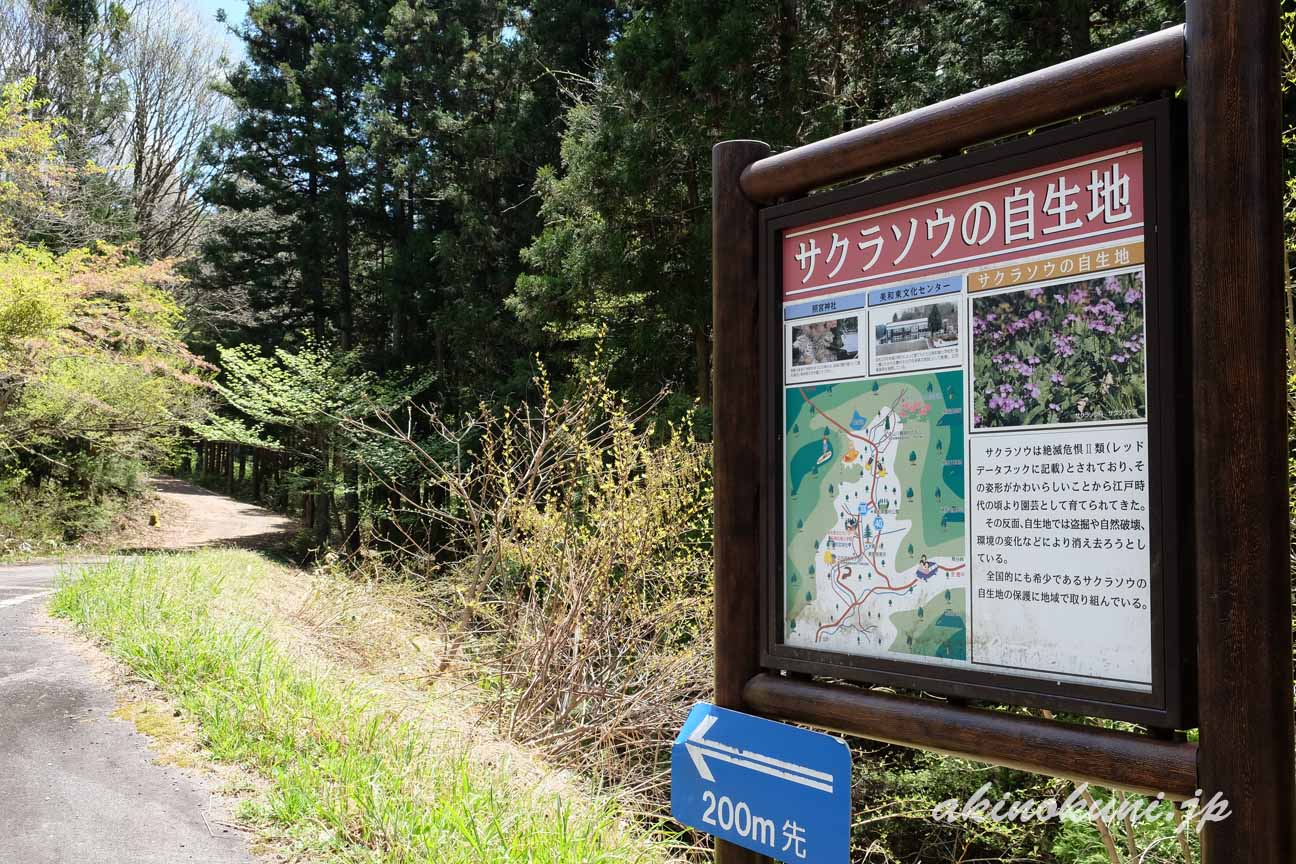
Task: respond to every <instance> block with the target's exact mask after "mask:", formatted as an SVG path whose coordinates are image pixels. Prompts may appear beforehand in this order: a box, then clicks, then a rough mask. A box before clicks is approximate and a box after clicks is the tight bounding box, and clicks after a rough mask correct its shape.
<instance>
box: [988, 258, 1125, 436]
mask: <svg viewBox="0 0 1296 864" xmlns="http://www.w3.org/2000/svg"><path fill="white" fill-rule="evenodd" d="M1143 293H1144V292H1143V271H1142V270H1138V271H1135V272H1132V273H1122V274H1119V275H1112V276H1106V277H1102V278H1097V279H1082V280H1077V281H1074V282H1067V283H1063V284H1060V285H1049V286H1045V287H1033V288H1024V289H1022V290H1019V291H1011V292H1007V293H1002V294H994V295H991V296H988V297H974V298H973V300H972V396H973V410H974V415H973V418H972V425H973V427H974V428H977V429H993V428H1004V427H1012V426H1038V425H1044V424H1050V423H1095V422H1103V421H1112V420H1137V419H1142V418H1143V417H1145V416H1146V410H1147V388H1146V386H1145V383H1144V382H1145V373H1144V352H1145V348H1146V344H1147V343H1146V337H1145V334H1144V327H1143Z"/></svg>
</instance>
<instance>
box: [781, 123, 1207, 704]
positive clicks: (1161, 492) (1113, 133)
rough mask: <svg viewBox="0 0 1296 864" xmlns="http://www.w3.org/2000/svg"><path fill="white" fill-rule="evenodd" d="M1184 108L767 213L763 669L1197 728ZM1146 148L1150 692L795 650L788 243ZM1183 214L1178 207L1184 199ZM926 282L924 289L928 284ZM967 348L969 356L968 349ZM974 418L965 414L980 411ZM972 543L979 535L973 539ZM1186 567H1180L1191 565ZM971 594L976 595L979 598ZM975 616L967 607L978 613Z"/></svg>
mask: <svg viewBox="0 0 1296 864" xmlns="http://www.w3.org/2000/svg"><path fill="white" fill-rule="evenodd" d="M1181 109H1182V105H1181V104H1180V103H1177V102H1175V101H1174V100H1171V99H1162V100H1160V101H1158V102H1154V103H1149V104H1146V105H1141V106H1138V107H1136V108H1131V109H1127V110H1125V111H1121V112H1118V113H1116V114H1110V115H1105V116H1102V117H1097V118H1093V119H1090V120H1087V121H1084V122H1082V123H1078V124H1073V125H1069V126H1065V127H1063V128H1060V129H1054V130H1050V131H1046V132H1042V133H1038V134H1036V135H1032V136H1030V137H1029V138H1025V139H1019V140H1017V141H1013V142H1011V143H1008V144H1003V145H998V146H995V147H990V148H985V149H981V150H978V151H976V152H974V153H970V154H967V155H964V156H958V157H952V158H948V159H942V160H940V161H939V162H937V163H935V164H932V165H927V166H923V167H920V168H916V169H910V170H908V171H904V172H900V173H896V174H891V175H888V176H886V177H882V178H880V179H877V180H871V181H866V182H863V183H857V184H853V185H851V186H848V187H846V188H843V189H838V190H834V191H832V192H825V193H821V194H819V195H814V196H811V197H808V198H801V199H798V200H795V201H790V202H787V203H784V204H778V205H775V206H772V207H765V208H762V209H761V211H760V228H759V232H760V236H759V248H758V255H759V270H758V273H759V283H760V286H761V287H760V316H761V325H760V326H761V333H760V339H759V345H758V351H759V353H760V358H761V359H760V368H761V374H762V379H761V396H762V402H763V407H762V423H761V428H762V433H763V434H762V441H761V453H762V461H761V465H762V467H761V474H762V476H763V477H764V478H765V481H766V489H768V490H769V491H768V493H767V494H765V495H763V496H761V517H760V526H761V534H762V547H763V549H764V556H763V558H762V561H761V565H762V566H761V585H762V591H761V620H762V622H763V635H762V652H761V665H762V666H763V667H765V668H767V669H773V670H790V671H795V672H800V673H805V674H810V675H817V676H823V677H831V678H844V679H847V680H855V681H861V682H866V683H872V684H884V685H889V686H895V687H904V688H908V689H913V690H923V691H926V692H929V693H935V694H940V695H944V696H952V697H956V698H962V699H984V700H989V701H993V702H1000V703H1006V704H1015V705H1026V706H1031V707H1036V708H1048V709H1052V710H1055V711H1066V712H1070V713H1075V714H1085V715H1091V716H1095V717H1107V718H1110V719H1116V720H1125V721H1129V722H1135V723H1142V724H1145V725H1148V726H1153V727H1160V728H1169V729H1173V728H1184V727H1186V726H1191V725H1193V724H1194V723H1195V713H1194V708H1193V704H1192V689H1193V683H1194V682H1193V680H1192V676H1193V675H1194V674H1195V663H1194V662H1193V661H1194V660H1195V651H1194V650H1193V649H1194V646H1193V645H1192V644H1191V643H1189V644H1187V645H1186V646H1185V644H1184V634H1185V633H1186V632H1191V615H1192V611H1193V605H1192V584H1191V581H1192V580H1191V578H1189V575H1188V574H1190V573H1191V569H1190V565H1191V558H1190V555H1191V548H1190V546H1187V545H1186V544H1185V541H1186V540H1187V539H1188V535H1187V534H1186V530H1187V525H1188V522H1187V517H1188V514H1189V510H1188V508H1187V507H1186V506H1185V502H1186V498H1185V496H1184V491H1185V489H1186V488H1187V484H1186V483H1184V482H1181V480H1182V479H1183V478H1186V477H1188V476H1190V474H1191V470H1190V467H1191V466H1190V463H1189V462H1188V457H1189V455H1190V452H1191V446H1192V444H1191V436H1190V435H1189V434H1188V432H1189V429H1190V428H1191V416H1190V409H1191V406H1190V405H1189V403H1188V400H1187V399H1186V398H1184V397H1185V396H1186V394H1187V391H1188V386H1187V377H1188V369H1187V368H1186V367H1185V366H1183V365H1182V364H1181V363H1180V362H1179V358H1182V357H1183V356H1185V353H1186V349H1187V335H1188V334H1187V328H1186V323H1187V319H1186V317H1185V316H1184V315H1183V314H1182V311H1183V309H1182V308H1181V307H1182V302H1181V301H1182V295H1183V292H1182V285H1183V269H1184V268H1182V267H1181V266H1180V262H1181V261H1182V258H1183V250H1182V248H1181V247H1180V246H1179V238H1180V236H1181V235H1182V231H1183V228H1184V226H1183V225H1182V224H1181V222H1182V220H1181V219H1180V218H1179V217H1180V216H1181V215H1182V213H1183V211H1184V208H1183V206H1182V204H1183V202H1182V196H1181V192H1182V189H1183V182H1184V177H1183V175H1182V162H1183V155H1184V154H1183V152H1182V147H1183V142H1182V134H1181V133H1182V124H1183V121H1184V117H1183V114H1182V110H1181ZM1134 143H1139V144H1141V145H1142V147H1143V156H1142V158H1143V185H1144V188H1143V201H1144V223H1145V224H1144V229H1143V242H1144V244H1145V250H1146V258H1145V264H1144V267H1145V274H1146V275H1145V286H1146V292H1147V307H1146V320H1147V334H1148V357H1147V360H1148V362H1147V370H1146V372H1147V388H1148V393H1149V401H1148V411H1147V420H1148V434H1149V451H1150V454H1151V456H1152V458H1151V460H1150V461H1149V466H1148V467H1149V471H1148V477H1149V487H1150V506H1149V513H1148V516H1149V521H1150V528H1151V531H1150V540H1151V543H1150V545H1151V551H1152V554H1151V555H1150V564H1151V567H1150V581H1151V588H1150V599H1151V610H1150V614H1151V644H1150V645H1149V646H1148V651H1149V653H1150V655H1151V661H1152V662H1151V667H1152V690H1151V692H1149V693H1139V692H1134V691H1130V690H1128V689H1120V688H1115V687H1103V686H1099V685H1091V684H1078V683H1068V682H1064V681H1059V680H1058V679H1056V678H1051V679H1050V678H1042V677H1026V676H1022V675H1013V674H1008V673H1002V672H1001V673H996V672H994V671H991V670H990V669H981V670H978V669H967V668H951V667H948V666H938V665H936V664H932V663H924V662H922V661H921V660H919V659H905V655H895V657H894V659H890V658H875V657H861V656H855V655H849V654H843V653H835V652H831V651H826V650H813V649H808V648H802V647H796V646H791V645H787V644H785V643H784V640H783V626H784V620H783V615H782V610H783V609H784V608H785V602H784V588H785V578H784V570H783V563H784V560H785V557H786V556H785V554H784V531H783V527H784V525H783V523H784V515H783V513H784V511H783V504H784V495H783V488H784V480H783V476H784V470H783V469H784V454H783V438H782V434H781V433H782V423H783V418H782V413H781V409H782V405H783V392H784V383H783V363H784V356H783V339H784V337H783V316H782V308H783V302H784V300H783V297H784V294H783V284H782V276H783V267H782V263H781V255H782V245H783V244H782V240H781V237H782V232H784V231H787V230H792V229H795V228H798V227H800V226H802V225H806V224H811V223H815V222H819V221H821V220H824V219H830V218H834V217H839V216H844V215H846V214H850V213H858V212H861V211H866V210H871V209H874V208H877V207H882V206H885V205H888V204H894V203H897V202H901V201H905V200H910V199H916V198H920V197H926V196H930V195H936V194H939V193H941V192H943V191H946V190H949V189H954V188H959V187H963V186H965V185H968V184H973V183H979V182H983V181H988V180H990V179H993V178H998V177H1006V176H1011V175H1013V174H1017V173H1021V172H1025V171H1030V170H1032V169H1035V168H1038V167H1041V166H1044V165H1048V164H1051V163H1057V162H1060V161H1063V160H1068V159H1072V158H1076V157H1080V156H1084V155H1087V154H1090V153H1095V152H1099V151H1103V150H1107V149H1111V148H1114V147H1117V146H1119V145H1126V144H1134ZM1177 198H1178V199H1179V200H1176V199H1177ZM920 278H926V277H920ZM965 347H966V346H965ZM969 409H970V406H964V410H969ZM969 530H970V526H969ZM1181 553H1183V554H1182V555H1181ZM968 590H969V593H970V591H971V586H969V589H968ZM969 602H971V601H970V599H969Z"/></svg>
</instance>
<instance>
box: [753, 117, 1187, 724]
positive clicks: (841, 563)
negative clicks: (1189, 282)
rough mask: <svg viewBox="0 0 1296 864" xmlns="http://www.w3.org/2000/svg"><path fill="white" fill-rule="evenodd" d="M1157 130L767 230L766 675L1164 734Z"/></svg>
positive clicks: (1172, 420) (1165, 538) (1176, 446)
mask: <svg viewBox="0 0 1296 864" xmlns="http://www.w3.org/2000/svg"><path fill="white" fill-rule="evenodd" d="M1174 129H1175V119H1174V117H1173V116H1172V114H1171V107H1170V104H1169V103H1160V104H1156V105H1152V106H1143V107H1140V108H1137V109H1132V110H1130V111H1127V112H1123V113H1121V114H1117V115H1111V116H1108V117H1104V118H1100V119H1098V120H1094V121H1089V122H1087V123H1080V124H1076V125H1074V126H1072V127H1068V128H1067V129H1064V130H1058V131H1055V132H1051V133H1043V134H1040V135H1037V136H1033V137H1031V138H1028V139H1025V140H1023V141H1018V142H1014V143H1011V144H1008V145H1003V146H1001V147H998V148H993V149H988V150H986V151H982V152H979V153H977V154H975V155H971V156H964V157H959V158H954V159H947V160H943V161H942V162H940V163H938V164H936V165H934V166H929V167H926V168H921V169H916V170H914V171H911V172H905V173H900V174H896V175H892V176H889V177H886V178H883V179H881V180H878V181H872V182H866V183H863V184H859V185H857V186H854V187H850V188H848V189H844V190H839V191H837V192H832V193H827V194H823V195H816V196H812V197H810V198H808V199H803V200H800V201H795V202H792V203H789V204H784V205H779V206H775V207H772V208H768V209H767V210H765V211H763V213H762V219H761V221H762V231H761V238H762V244H763V248H762V251H761V261H762V268H763V271H764V272H763V276H762V281H763V285H764V289H763V307H762V315H763V319H764V325H763V329H762V335H763V345H762V351H763V355H764V356H763V363H762V372H763V376H764V381H765V384H764V386H763V393H764V394H765V397H766V406H765V407H766V410H765V425H764V430H765V448H764V449H765V454H764V459H765V469H766V472H767V476H769V477H770V478H771V488H772V489H774V490H776V493H775V495H773V496H771V500H769V501H766V502H764V513H763V522H762V525H763V530H764V533H765V546H766V549H767V554H766V558H765V565H764V566H765V570H766V573H765V574H764V575H765V577H766V578H765V579H764V582H765V586H766V591H765V595H764V602H765V616H764V617H765V619H766V621H767V628H766V629H767V634H766V648H765V652H764V661H765V664H766V665H767V666H770V667H773V668H784V669H795V670H800V671H805V672H811V673H819V674H827V675H833V676H838V677H847V678H854V679H857V680H864V681H871V682H878V683H887V684H896V685H901V686H912V687H916V688H921V689H926V690H931V691H935V692H941V693H946V694H948V695H953V696H963V697H969V698H987V699H993V700H998V701H1004V702H1010V703H1014V704H1026V705H1037V706H1043V707H1056V708H1060V709H1063V710H1083V711H1085V713H1089V714H1094V715H1098V716H1109V717H1117V718H1122V719H1130V720H1138V721H1140V722H1147V723H1150V724H1153V725H1161V726H1176V725H1182V724H1183V723H1184V722H1185V721H1186V720H1187V719H1188V718H1187V717H1186V716H1185V712H1184V698H1183V697H1184V694H1183V685H1184V682H1185V680H1186V678H1187V676H1188V674H1189V672H1190V671H1191V663H1190V658H1189V657H1187V656H1185V652H1182V651H1181V650H1180V646H1179V637H1180V633H1181V630H1182V623H1183V622H1182V619H1183V615H1184V614H1186V609H1187V608H1189V607H1188V606H1187V604H1186V595H1187V592H1186V591H1184V590H1182V586H1181V584H1180V580H1181V578H1182V571H1181V568H1180V564H1179V562H1180V556H1181V554H1184V553H1183V550H1182V544H1181V543H1180V541H1179V539H1178V537H1179V535H1178V531H1179V529H1180V527H1181V526H1182V525H1183V524H1186V520H1185V519H1184V518H1183V517H1184V510H1183V505H1182V503H1181V496H1180V495H1179V494H1178V490H1177V488H1176V483H1177V478H1178V477H1179V476H1180V474H1181V473H1182V467H1183V460H1184V459H1185V458H1186V457H1187V449H1188V448H1187V447H1184V446H1183V445H1182V444H1181V443H1180V442H1181V440H1186V438H1185V436H1186V431H1187V419H1186V417H1187V409H1188V407H1189V406H1187V405H1185V404H1183V403H1184V401H1185V400H1183V399H1181V398H1180V395H1179V394H1181V393H1182V392H1184V385H1183V383H1182V382H1183V380H1184V377H1185V376H1184V373H1183V372H1182V371H1181V370H1182V369H1183V362H1182V359H1180V358H1177V357H1176V349H1177V346H1180V345H1181V341H1180V340H1181V338H1182V324H1181V314H1180V311H1179V304H1178V302H1177V300H1176V294H1177V281H1178V278H1179V277H1178V275H1177V274H1178V272H1179V271H1178V266H1177V258H1176V255H1175V246H1174V243H1175V236H1176V233H1177V232H1176V230H1175V228H1176V226H1175V220H1176V214H1177V207H1176V202H1175V188H1176V186H1175V180H1176V178H1175V173H1174V172H1175V170H1176V169H1175V164H1176V160H1175V154H1176V147H1175V142H1174V138H1175V136H1174ZM1188 653H1190V652H1188Z"/></svg>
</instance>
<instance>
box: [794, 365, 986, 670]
mask: <svg viewBox="0 0 1296 864" xmlns="http://www.w3.org/2000/svg"><path fill="white" fill-rule="evenodd" d="M785 394H786V414H785V417H786V429H785V432H786V435H785V442H786V450H785V458H786V463H785V465H786V472H787V473H786V476H785V482H786V495H785V514H786V520H787V535H786V539H787V558H786V564H785V579H786V583H785V592H784V594H785V598H786V605H785V631H784V632H785V641H787V642H788V643H789V644H796V645H803V646H807V647H816V648H820V649H825V650H834V651H842V652H845V653H853V654H870V655H885V654H890V653H904V654H917V655H923V656H930V657H943V658H947V659H951V660H964V659H966V642H967V633H966V620H967V614H966V606H967V591H966V588H967V570H966V566H965V561H964V534H965V531H964V519H965V514H964V488H963V486H964V466H963V459H964V454H963V445H964V439H963V373H962V372H960V371H949V372H931V373H918V374H907V375H897V376H892V377H886V378H875V379H867V380H857V381H847V382H838V383H834V384H820V385H807V386H800V387H796V386H794V387H789V388H787V389H786V391H785Z"/></svg>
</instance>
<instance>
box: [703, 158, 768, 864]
mask: <svg viewBox="0 0 1296 864" xmlns="http://www.w3.org/2000/svg"><path fill="white" fill-rule="evenodd" d="M769 152H770V151H769V146H768V145H766V144H762V143H761V142H759V141H724V142H721V143H720V144H717V145H716V146H715V148H714V149H713V150H712V151H711V202H712V203H711V206H712V217H711V242H712V250H711V283H712V302H713V305H714V308H713V315H714V318H713V319H712V320H713V322H714V325H713V327H714V329H713V331H712V332H713V334H714V336H713V344H712V348H713V351H714V356H715V363H714V366H713V370H714V375H715V386H714V388H713V391H712V392H713V393H714V394H715V395H714V397H713V400H712V411H713V420H712V422H713V428H714V430H715V433H714V434H715V451H714V457H713V458H714V466H715V467H714V471H715V473H714V478H713V479H714V487H715V547H714V548H715V704H717V705H719V706H720V707H722V708H732V709H737V710H741V708H742V694H743V685H744V684H746V683H747V681H748V679H750V678H751V676H752V675H755V674H756V672H757V671H759V668H760V667H759V665H758V662H759V658H760V643H759V633H760V620H759V608H758V607H759V604H758V602H757V597H758V594H759V586H758V584H757V576H756V574H757V573H758V572H760V571H759V568H758V559H757V552H758V550H759V548H760V544H759V543H757V542H756V537H757V532H756V523H757V519H758V508H757V502H758V500H759V497H758V496H759V495H760V494H761V491H762V490H761V483H760V477H759V474H760V472H758V471H755V470H753V466H755V465H759V464H760V430H759V428H758V426H757V424H756V423H755V422H754V420H755V418H757V417H760V416H761V411H760V378H759V368H760V364H759V363H757V362H756V358H757V357H758V356H759V355H758V354H757V351H756V336H757V333H758V332H759V331H758V328H757V325H758V321H757V313H758V304H757V302H756V301H757V286H758V281H757V278H756V229H757V221H756V216H757V211H756V206H755V205H754V204H753V203H752V202H751V201H749V200H748V199H747V198H746V196H744V195H743V193H742V189H740V188H739V185H738V178H739V177H740V176H741V174H742V171H743V169H744V168H746V167H747V166H748V165H750V164H751V163H753V162H755V161H756V160H757V159H760V158H761V157H763V156H766V155H768V154H769ZM764 860H765V858H764V857H763V856H760V855H757V854H756V853H754V852H749V851H747V850H745V849H743V848H741V847H738V846H733V845H731V844H729V843H725V842H724V841H717V842H716V862H717V864H757V862H761V861H764Z"/></svg>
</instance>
